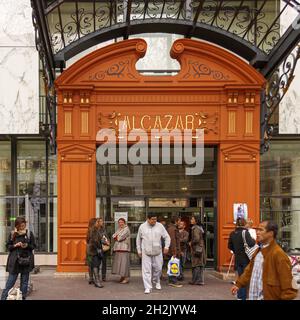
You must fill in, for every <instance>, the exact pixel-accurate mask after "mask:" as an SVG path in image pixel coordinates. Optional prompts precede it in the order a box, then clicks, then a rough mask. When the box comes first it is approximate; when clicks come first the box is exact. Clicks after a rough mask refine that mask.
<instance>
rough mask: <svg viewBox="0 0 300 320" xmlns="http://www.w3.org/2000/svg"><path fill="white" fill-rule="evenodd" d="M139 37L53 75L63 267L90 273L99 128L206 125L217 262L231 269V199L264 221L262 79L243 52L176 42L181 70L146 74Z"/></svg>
mask: <svg viewBox="0 0 300 320" xmlns="http://www.w3.org/2000/svg"><path fill="white" fill-rule="evenodd" d="M146 49H147V46H146V43H145V41H144V40H142V39H134V40H126V41H122V42H119V43H116V44H113V45H110V46H107V47H105V48H102V49H99V50H97V51H94V52H92V53H91V54H89V55H87V56H85V57H84V58H82V59H81V60H79V61H78V62H76V63H75V64H74V65H72V66H71V67H69V68H68V69H67V70H66V71H64V72H63V73H62V75H61V76H60V77H59V78H58V79H57V80H56V89H57V97H58V104H57V105H58V136H57V145H58V267H57V271H58V272H80V271H86V266H85V250H86V249H85V248H86V243H85V236H86V230H87V224H88V220H89V219H90V218H92V217H94V216H95V212H96V147H97V140H96V136H97V132H98V131H99V130H100V129H102V128H116V126H117V125H118V122H119V121H120V120H125V121H126V122H127V127H128V129H133V128H142V129H144V130H150V129H154V128H157V129H175V128H177V129H197V128H203V129H204V132H205V137H204V139H205V144H207V145H215V146H217V147H218V166H217V167H218V179H217V180H218V181H217V195H218V196H217V202H218V206H217V208H218V212H217V228H218V236H217V239H218V244H217V264H218V269H219V270H220V271H222V270H223V268H226V267H228V264H229V260H230V253H229V250H228V249H227V240H228V236H229V233H230V232H231V230H232V229H233V204H234V203H240V202H241V203H247V205H248V215H249V217H251V218H252V219H253V221H254V223H255V224H257V223H258V221H259V163H260V161H259V153H260V94H261V90H262V88H263V86H264V83H265V79H264V78H263V77H262V76H261V75H260V74H259V73H258V72H257V71H256V70H255V69H254V68H253V67H251V66H250V65H248V64H247V63H245V62H244V61H242V60H241V59H239V58H238V57H237V56H234V55H233V54H231V53H229V52H227V51H225V50H223V49H221V48H217V47H215V46H212V45H210V44H207V43H203V42H200V41H195V40H189V39H181V40H177V41H175V42H174V44H173V46H172V49H171V56H172V58H174V59H177V60H178V61H179V63H180V66H181V70H180V72H179V73H178V74H177V75H175V76H143V75H141V74H139V73H138V72H137V70H136V68H135V64H136V62H137V60H138V59H140V58H141V57H143V56H144V55H145V53H146Z"/></svg>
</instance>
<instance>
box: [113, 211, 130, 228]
mask: <svg viewBox="0 0 300 320" xmlns="http://www.w3.org/2000/svg"><path fill="white" fill-rule="evenodd" d="M120 218H123V219H125V221H126V223H127V221H128V212H118V211H116V212H115V231H117V230H118V220H119V219H120Z"/></svg>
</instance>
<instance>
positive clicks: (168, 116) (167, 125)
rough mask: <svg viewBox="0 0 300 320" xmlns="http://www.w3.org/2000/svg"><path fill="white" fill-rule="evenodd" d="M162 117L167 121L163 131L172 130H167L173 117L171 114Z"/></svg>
mask: <svg viewBox="0 0 300 320" xmlns="http://www.w3.org/2000/svg"><path fill="white" fill-rule="evenodd" d="M164 117H165V118H167V119H168V121H167V124H166V127H165V129H168V130H172V129H173V127H172V126H171V127H170V128H169V125H170V123H171V121H172V119H173V116H172V115H171V114H166V115H165V116H164Z"/></svg>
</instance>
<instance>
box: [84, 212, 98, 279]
mask: <svg viewBox="0 0 300 320" xmlns="http://www.w3.org/2000/svg"><path fill="white" fill-rule="evenodd" d="M96 221H97V218H92V219H90V221H89V225H88V230H87V233H86V263H87V265H88V267H89V284H93V283H94V276H93V268H92V256H90V255H89V254H88V245H89V242H90V238H91V234H92V229H93V227H94V226H95V224H96Z"/></svg>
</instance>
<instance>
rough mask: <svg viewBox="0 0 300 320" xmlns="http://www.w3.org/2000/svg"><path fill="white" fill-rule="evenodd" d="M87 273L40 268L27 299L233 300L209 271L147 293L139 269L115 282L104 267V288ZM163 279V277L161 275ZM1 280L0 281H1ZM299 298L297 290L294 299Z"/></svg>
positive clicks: (227, 284) (224, 283)
mask: <svg viewBox="0 0 300 320" xmlns="http://www.w3.org/2000/svg"><path fill="white" fill-rule="evenodd" d="M86 276H87V275H84V274H78V275H77V276H74V275H73V276H66V277H62V276H61V275H57V274H56V273H55V269H49V268H43V267H42V268H41V272H40V273H38V274H35V275H32V276H31V281H32V283H33V292H32V293H31V294H30V295H29V297H28V300H74V299H76V300H235V299H236V298H235V297H234V296H232V295H231V293H230V288H231V286H232V284H231V282H230V280H227V281H225V280H221V279H219V278H217V277H216V276H215V275H214V272H213V271H212V270H206V272H205V285H204V286H192V285H190V284H188V282H189V281H190V280H191V271H190V270H187V271H186V278H185V280H184V281H183V282H182V284H183V287H182V288H173V287H170V286H168V285H167V281H166V280H162V282H161V284H162V290H161V291H158V290H155V289H153V292H152V293H151V294H144V288H143V282H142V278H141V272H140V270H132V272H131V278H130V282H129V283H128V284H120V283H118V280H119V277H117V276H114V275H110V271H109V270H108V277H107V281H106V282H103V285H104V288H96V287H95V286H93V285H89V284H88V282H87V278H86ZM165 278H166V276H165ZM3 280H4V279H2V281H1V283H2V284H3ZM297 300H300V293H299V294H298V299H297Z"/></svg>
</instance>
